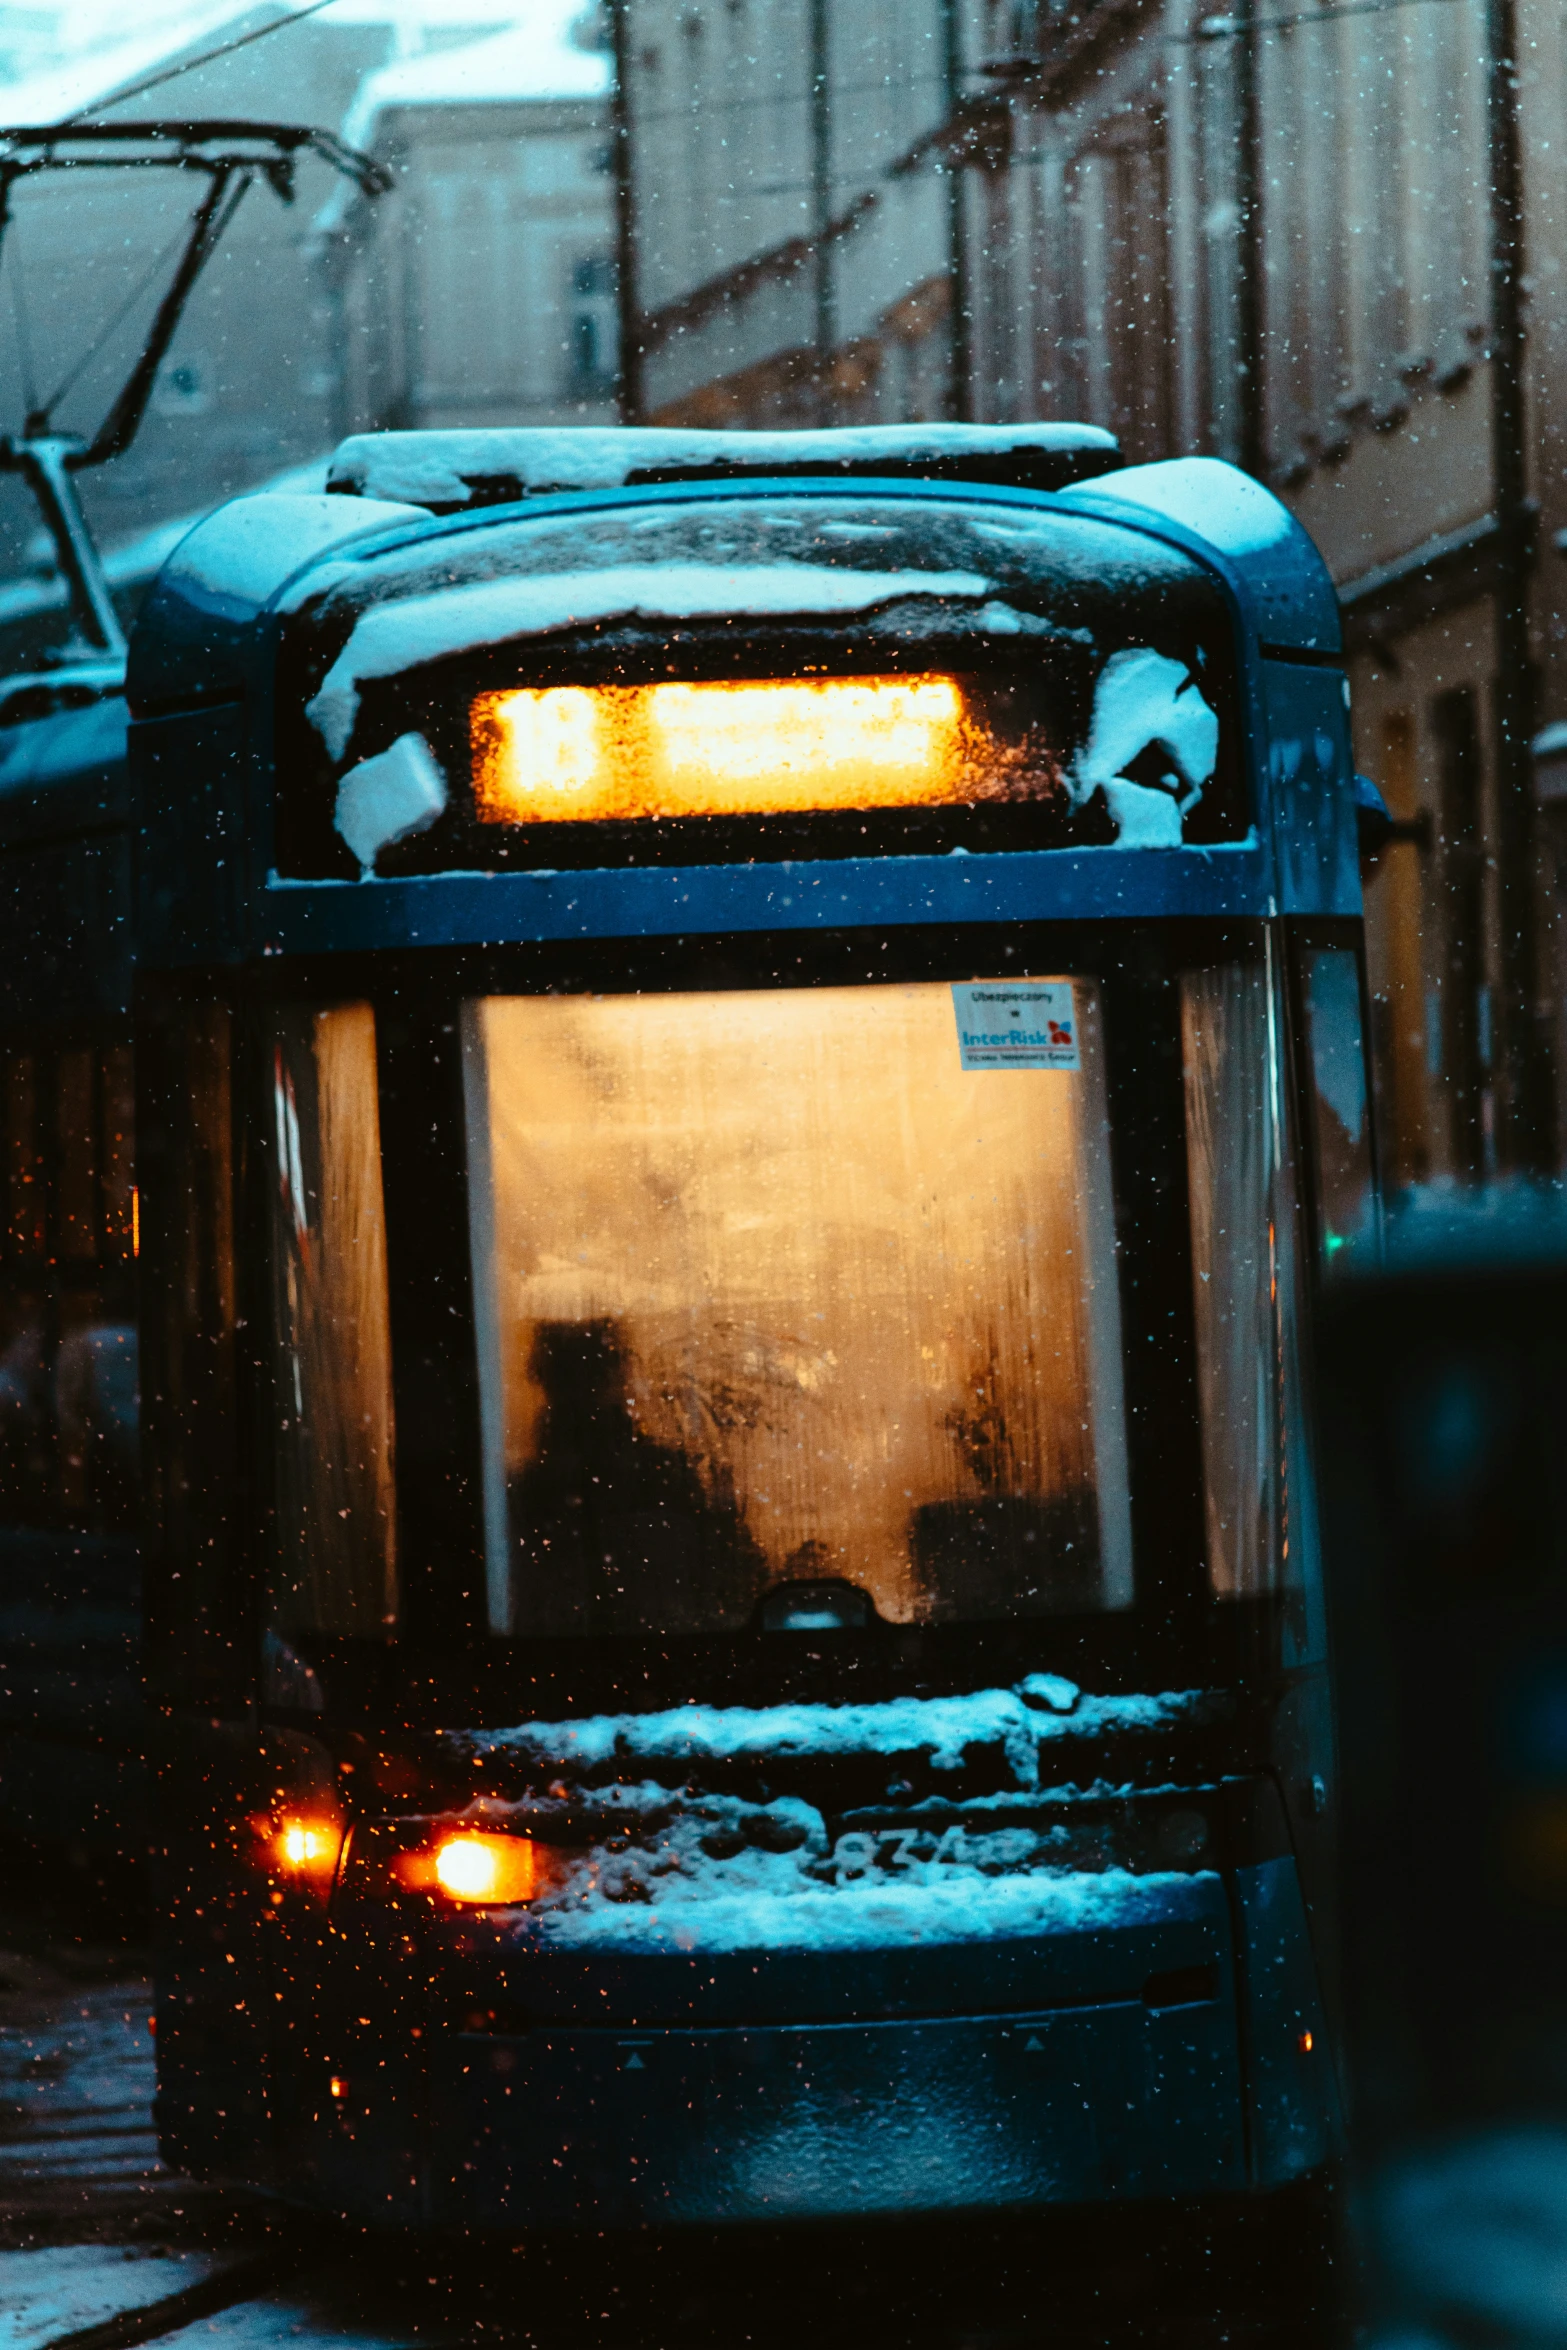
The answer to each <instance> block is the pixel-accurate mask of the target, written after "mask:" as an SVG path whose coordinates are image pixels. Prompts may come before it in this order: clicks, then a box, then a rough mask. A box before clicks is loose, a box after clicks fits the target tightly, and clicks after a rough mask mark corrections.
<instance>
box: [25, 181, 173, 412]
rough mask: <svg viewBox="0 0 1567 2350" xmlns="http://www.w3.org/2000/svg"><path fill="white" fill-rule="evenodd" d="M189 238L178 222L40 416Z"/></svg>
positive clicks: (69, 385)
mask: <svg viewBox="0 0 1567 2350" xmlns="http://www.w3.org/2000/svg"><path fill="white" fill-rule="evenodd" d="M189 234H190V222H189V220H182V221H181V222H180V225H179V227H178V228H177V229H176V230H175V232H174V234H173V236H172V237H170V239H169V241H168V243H167V244H166V245H165V246H164V248H163V250H162V252H161V253H158V254H156V255H155V256H154V258H153V260H152V261H151V262H150V263H149V264H148V266H147V268H146V269H145V270H144V271H143V272H142V274H141V276H140V277H139V278H138V279H137V280H136V283H135V284H134V285H133V286H132V288H131V290H130V292H129V293H128V294H127V295H126V297H125V299H124V301H123V302H122V303H121V304H120V307H119V308H118V310H116V311H115V313H114V316H113V317H112V318H111V319H110V320H109V322H108V324H107V325H106V326H105V327H104V328H103V329H102V331H101V332H100V333H98V334H96V335H95V336H94V337H93V339H92V341H91V342H90V343H89V344H88V346H87V348H86V350H85V351H84V352H83V353H82V355H81V357H80V359H78V360H77V362H76V364H75V366H74V367H72V368H71V369H70V370H69V371H68V373H66V374H65V375H62V376H61V378H60V381H59V382H58V384H57V385H56V386H55V388H54V390H53V391H52V392H51V393H50V394H49V397H48V399H47V400H46V401H45V402H44V404H43V414H44V415H45V416H52V415H53V414H54V412H55V410H56V408H58V407H59V405H60V402H61V401H62V400H63V399H64V398H65V395H66V393H67V392H70V391H74V390H75V388H76V386H77V384H78V383H79V382H80V381H81V379H82V377H83V376H84V375H85V374H86V372H87V370H88V368H89V367H91V365H92V363H93V361H94V360H95V359H96V358H97V356H98V354H99V352H100V351H101V350H102V349H103V347H104V345H105V343H107V342H108V340H109V337H110V336H111V335H112V334H113V333H114V332H115V329H116V328H117V327H120V326H122V325H123V324H124V322H125V320H126V319H127V318H128V317H129V316H130V314H131V312H132V311H133V310H134V309H135V307H136V305H137V303H138V302H139V301H140V300H141V298H142V296H143V294H145V292H146V291H147V288H148V287H149V286H150V285H151V284H152V281H153V279H154V278H155V277H156V276H157V275H158V272H159V271H160V270H161V269H162V267H163V265H164V263H165V262H166V261H167V260H168V259H169V257H170V255H171V254H172V253H175V252H176V251H177V250H178V249H179V247H180V246H181V245H182V244H183V243H184V241H185V239H186V237H187V236H188V235H189ZM29 405H30V406H31V405H34V403H31V402H30V403H29Z"/></svg>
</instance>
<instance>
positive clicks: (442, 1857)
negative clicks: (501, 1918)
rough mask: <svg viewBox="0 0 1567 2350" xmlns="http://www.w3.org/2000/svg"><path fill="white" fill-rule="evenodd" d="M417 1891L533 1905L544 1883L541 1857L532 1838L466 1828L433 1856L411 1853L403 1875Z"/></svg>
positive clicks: (492, 1902) (497, 1904) (493, 1902)
mask: <svg viewBox="0 0 1567 2350" xmlns="http://www.w3.org/2000/svg"><path fill="white" fill-rule="evenodd" d="M399 1874H400V1875H401V1876H402V1878H403V1881H404V1882H405V1883H406V1884H408V1885H410V1886H412V1887H416V1888H420V1889H425V1890H431V1891H435V1890H439V1891H440V1892H442V1893H444V1894H445V1895H446V1897H447V1899H448V1900H449V1901H471V1902H476V1903H480V1904H488V1905H489V1906H490V1907H492V1908H497V1909H504V1908H508V1907H510V1906H511V1905H512V1904H513V1903H515V1902H519V1901H530V1900H531V1899H532V1898H533V1894H534V1891H535V1889H536V1887H537V1886H538V1883H539V1866H538V1856H537V1853H536V1851H535V1849H534V1846H533V1844H532V1843H531V1841H530V1840H529V1839H528V1838H527V1837H526V1836H490V1835H486V1834H484V1833H483V1831H482V1830H479V1829H464V1830H462V1832H461V1833H460V1834H457V1835H453V1836H447V1837H444V1838H443V1839H442V1841H441V1842H440V1843H439V1844H438V1845H437V1846H436V1847H435V1850H434V1852H433V1854H432V1853H422V1854H418V1855H413V1854H410V1855H409V1857H408V1859H407V1860H406V1861H405V1862H404V1864H403V1867H402V1868H401V1870H400V1871H399Z"/></svg>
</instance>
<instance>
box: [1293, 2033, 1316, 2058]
mask: <svg viewBox="0 0 1567 2350" xmlns="http://www.w3.org/2000/svg"><path fill="white" fill-rule="evenodd" d="M1295 2045H1296V2047H1297V2048H1298V2049H1299V2050H1300V2052H1301V2055H1302V2056H1309V2055H1310V2054H1311V2052H1312V2050H1313V2048H1314V2047H1315V2046H1316V2041H1315V2039H1314V2038H1313V2037H1312V2035H1311V2033H1310V2032H1302V2033H1301V2036H1300V2038H1299V2039H1298V2040H1297V2041H1296V2043H1295Z"/></svg>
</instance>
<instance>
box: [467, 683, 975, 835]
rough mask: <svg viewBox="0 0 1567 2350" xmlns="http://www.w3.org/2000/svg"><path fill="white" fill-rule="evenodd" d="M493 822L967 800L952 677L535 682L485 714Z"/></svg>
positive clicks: (482, 793)
mask: <svg viewBox="0 0 1567 2350" xmlns="http://www.w3.org/2000/svg"><path fill="white" fill-rule="evenodd" d="M472 726H473V752H474V796H475V800H476V803H477V806H478V811H479V814H480V816H481V817H482V818H483V819H484V820H485V821H486V822H488V823H492V824H559V823H595V822H597V823H602V822H605V821H607V820H610V819H616V818H628V817H650V816H651V817H658V816H664V817H673V816H779V815H791V814H797V813H803V812H805V811H807V810H811V809H829V808H843V809H870V808H917V807H936V806H941V805H943V804H952V803H955V802H957V801H960V800H964V799H966V798H968V797H969V796H970V789H971V786H970V783H969V779H968V775H967V763H966V761H965V757H964V734H965V726H964V706H963V695H962V692H961V690H960V688H959V686H958V684H957V682H956V680H955V679H953V678H950V677H831V678H819V679H814V680H810V681H807V682H803V683H800V682H791V681H788V680H772V681H767V680H764V681H761V682H757V683H744V684H729V683H727V682H723V681H719V682H713V683H707V684H700V685H646V686H591V687H590V686H570V685H562V686H527V687H522V688H520V689H518V690H516V691H514V692H508V693H488V694H480V695H479V696H478V698H477V700H476V701H475V702H474V705H473V713H472Z"/></svg>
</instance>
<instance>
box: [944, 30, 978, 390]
mask: <svg viewBox="0 0 1567 2350" xmlns="http://www.w3.org/2000/svg"><path fill="white" fill-rule="evenodd" d="M940 7H941V41H942V67H943V75H944V79H945V83H946V100H947V119H948V121H949V122H951V121H952V120H953V119H954V117H955V116H956V114H957V110H958V107H959V106H960V105H961V103H962V100H963V20H962V15H961V13H960V12H961V7H962V0H940ZM942 169H943V170H944V171H945V173H946V175H947V276H948V282H949V283H950V285H951V288H952V328H951V341H950V350H951V360H950V366H949V372H948V376H947V421H948V423H949V424H968V423H970V422H971V421H972V419H973V415H974V347H973V346H974V332H973V322H972V320H971V318H970V316H969V275H970V272H969V250H968V212H967V208H966V205H965V203H964V196H965V193H966V183H965V181H964V177H963V165H962V163H961V162H960V161H959V160H958V158H957V156H956V154H955V153H954V151H953V149H952V148H950V147H949V148H948V149H947V151H946V153H945V154H944V155H943V157H942Z"/></svg>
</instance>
